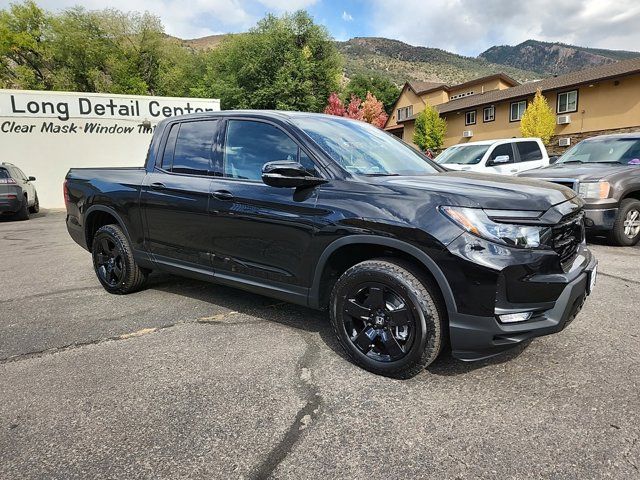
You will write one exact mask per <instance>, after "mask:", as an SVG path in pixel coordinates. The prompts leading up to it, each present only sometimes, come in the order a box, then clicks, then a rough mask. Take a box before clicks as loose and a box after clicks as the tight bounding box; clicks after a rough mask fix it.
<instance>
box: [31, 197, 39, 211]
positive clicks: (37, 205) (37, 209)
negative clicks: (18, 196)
mask: <svg viewBox="0 0 640 480" xmlns="http://www.w3.org/2000/svg"><path fill="white" fill-rule="evenodd" d="M29 211H30V212H31V213H38V212H39V211H40V200H38V194H37V193H36V199H35V201H34V202H33V205H32V206H31V207H29Z"/></svg>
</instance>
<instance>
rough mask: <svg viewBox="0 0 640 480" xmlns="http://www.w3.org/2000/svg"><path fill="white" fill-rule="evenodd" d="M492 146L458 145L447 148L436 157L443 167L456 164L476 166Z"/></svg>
mask: <svg viewBox="0 0 640 480" xmlns="http://www.w3.org/2000/svg"><path fill="white" fill-rule="evenodd" d="M489 147H490V145H456V146H455V147H450V148H447V149H446V150H445V151H444V152H442V153H441V154H440V155H438V156H437V157H436V162H438V163H439V164H441V165H445V164H447V163H455V164H458V165H475V164H476V163H480V160H482V157H483V156H484V154H485V153H486V152H487V150H489Z"/></svg>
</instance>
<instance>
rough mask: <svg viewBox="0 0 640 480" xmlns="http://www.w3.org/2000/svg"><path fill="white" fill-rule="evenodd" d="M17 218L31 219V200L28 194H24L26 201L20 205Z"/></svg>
mask: <svg viewBox="0 0 640 480" xmlns="http://www.w3.org/2000/svg"><path fill="white" fill-rule="evenodd" d="M15 217H16V220H29V202H28V201H27V196H26V195H25V196H24V201H23V202H22V205H20V210H18V212H17V213H16V216H15Z"/></svg>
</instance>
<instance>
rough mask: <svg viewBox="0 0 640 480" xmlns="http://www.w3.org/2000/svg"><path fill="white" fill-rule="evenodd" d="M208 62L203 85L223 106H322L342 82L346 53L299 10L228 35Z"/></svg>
mask: <svg viewBox="0 0 640 480" xmlns="http://www.w3.org/2000/svg"><path fill="white" fill-rule="evenodd" d="M206 63H207V67H206V68H207V72H206V74H205V76H204V80H203V82H202V89H203V91H204V92H206V94H207V96H211V97H217V98H220V99H221V103H222V107H223V108H270V109H280V110H303V111H315V112H319V111H322V109H323V108H324V106H325V101H326V99H327V98H328V97H329V94H330V93H331V92H333V91H335V90H336V89H337V88H338V85H339V78H340V74H341V66H342V59H341V56H340V54H339V53H338V51H337V49H336V47H335V45H334V44H333V41H332V40H331V37H330V36H329V34H328V32H327V30H326V29H325V28H324V27H322V26H319V25H316V24H314V23H313V20H312V19H311V17H310V16H309V15H308V14H307V13H306V12H304V11H299V12H296V13H294V14H291V15H284V16H282V17H275V16H273V15H268V16H266V17H265V18H264V19H262V20H261V21H260V22H259V23H258V25H257V26H256V27H255V28H253V29H251V30H250V31H249V32H248V33H246V34H238V35H230V36H229V37H227V38H226V39H225V40H223V41H222V42H221V44H220V45H219V46H218V47H217V48H216V49H214V50H212V51H210V52H208V58H207V59H206Z"/></svg>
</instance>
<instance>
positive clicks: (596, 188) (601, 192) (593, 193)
mask: <svg viewBox="0 0 640 480" xmlns="http://www.w3.org/2000/svg"><path fill="white" fill-rule="evenodd" d="M610 188H611V186H610V185H609V182H585V183H581V184H580V186H579V187H578V195H580V196H581V197H582V198H607V197H608V196H609V189H610Z"/></svg>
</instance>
